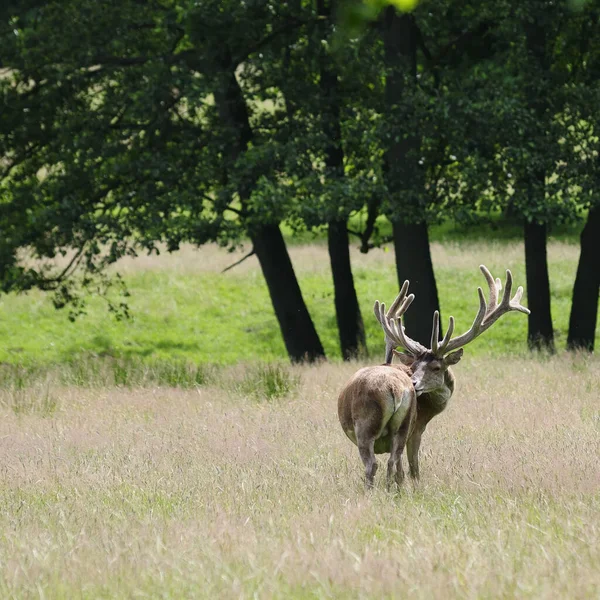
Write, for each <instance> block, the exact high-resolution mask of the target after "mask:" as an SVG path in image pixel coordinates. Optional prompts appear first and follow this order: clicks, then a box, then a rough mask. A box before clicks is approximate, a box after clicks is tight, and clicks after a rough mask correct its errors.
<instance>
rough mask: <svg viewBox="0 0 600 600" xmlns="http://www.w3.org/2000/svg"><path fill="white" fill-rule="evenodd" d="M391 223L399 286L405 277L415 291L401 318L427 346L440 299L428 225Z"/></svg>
mask: <svg viewBox="0 0 600 600" xmlns="http://www.w3.org/2000/svg"><path fill="white" fill-rule="evenodd" d="M392 227H393V235H394V251H395V253H396V273H397V274H398V284H399V286H402V284H403V283H404V281H405V280H406V279H408V280H409V281H410V289H409V291H410V292H411V293H414V295H415V301H414V302H413V304H412V305H411V307H410V309H409V310H408V312H407V313H406V316H405V318H404V322H405V326H406V332H407V333H408V335H409V336H410V337H411V338H413V339H414V340H417V341H418V342H420V343H421V344H423V345H424V346H425V347H426V348H429V347H430V345H431V328H432V323H433V313H434V311H436V310H439V301H438V293H437V286H436V283H435V276H434V273H433V264H432V262H431V253H430V251H429V235H428V232H427V225H426V224H425V223H421V224H419V225H404V224H402V223H392Z"/></svg>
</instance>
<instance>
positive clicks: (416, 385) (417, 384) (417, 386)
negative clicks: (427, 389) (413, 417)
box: [410, 375, 421, 392]
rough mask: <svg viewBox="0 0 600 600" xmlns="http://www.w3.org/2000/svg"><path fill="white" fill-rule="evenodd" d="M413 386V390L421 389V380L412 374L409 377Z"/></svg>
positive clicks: (418, 390)
mask: <svg viewBox="0 0 600 600" xmlns="http://www.w3.org/2000/svg"><path fill="white" fill-rule="evenodd" d="M410 380H411V382H412V384H413V387H414V388H415V392H420V391H421V382H420V381H419V378H418V377H415V376H414V375H413V376H412V377H411V378H410Z"/></svg>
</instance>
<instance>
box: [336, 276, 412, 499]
mask: <svg viewBox="0 0 600 600" xmlns="http://www.w3.org/2000/svg"><path fill="white" fill-rule="evenodd" d="M407 291H408V281H405V282H404V285H403V286H402V289H401V291H400V294H399V295H398V297H397V298H396V300H395V301H394V303H393V304H392V307H391V308H390V313H391V314H393V315H395V316H396V317H397V318H400V317H401V316H402V315H403V314H404V311H406V309H407V308H408V307H409V306H410V304H411V302H412V301H413V300H414V298H415V297H414V294H410V296H407V295H406V292H407ZM384 310H385V307H384ZM388 362H389V363H391V360H390V361H388ZM416 414H417V395H416V393H415V389H414V387H413V384H412V383H411V380H410V370H409V369H408V368H407V367H406V366H404V365H403V364H400V365H392V364H385V365H380V366H376V367H365V368H363V369H360V370H359V371H357V372H356V373H355V374H354V376H353V377H352V378H351V379H350V381H348V383H347V384H346V385H345V386H344V388H343V389H342V391H341V392H340V395H339V398H338V416H339V419H340V423H341V425H342V428H343V430H344V432H345V433H346V435H347V436H348V437H349V438H350V439H351V440H352V441H353V442H354V443H355V444H356V445H357V446H358V451H359V453H360V457H361V458H362V461H363V463H364V465H365V477H366V485H367V487H368V488H370V487H373V478H374V477H375V472H376V471H377V460H376V459H375V454H383V453H384V452H389V453H390V459H389V461H388V470H387V484H388V487H389V486H390V485H391V483H392V479H393V478H394V477H395V480H396V483H397V484H398V485H400V484H401V483H402V480H403V479H404V471H403V469H402V464H401V460H402V452H403V451H404V446H405V444H406V440H407V438H408V436H409V435H410V433H411V431H412V428H413V426H414V423H415V418H416Z"/></svg>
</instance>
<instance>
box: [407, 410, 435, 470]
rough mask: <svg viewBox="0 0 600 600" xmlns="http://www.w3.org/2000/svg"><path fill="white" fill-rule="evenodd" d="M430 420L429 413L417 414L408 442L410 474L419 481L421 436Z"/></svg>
mask: <svg viewBox="0 0 600 600" xmlns="http://www.w3.org/2000/svg"><path fill="white" fill-rule="evenodd" d="M430 420H431V416H429V415H417V422H416V423H415V428H414V430H413V432H412V434H411V436H410V437H409V438H408V442H407V444H406V454H407V455H408V466H409V468H410V476H411V477H412V478H413V479H414V480H417V481H418V479H419V448H420V447H421V436H422V435H423V432H424V431H425V428H426V427H427V423H429V421H430Z"/></svg>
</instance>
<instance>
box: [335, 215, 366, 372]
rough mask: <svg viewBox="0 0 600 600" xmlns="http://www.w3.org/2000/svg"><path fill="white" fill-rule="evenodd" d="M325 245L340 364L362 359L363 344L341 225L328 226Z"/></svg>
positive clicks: (356, 299)
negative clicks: (338, 336)
mask: <svg viewBox="0 0 600 600" xmlns="http://www.w3.org/2000/svg"><path fill="white" fill-rule="evenodd" d="M327 242H328V246H329V259H330V261H331V271H332V273H333V287H334V293H335V315H336V319H337V326H338V331H339V334H340V345H341V348H342V356H343V358H344V360H350V359H353V358H357V357H359V356H361V355H365V353H366V346H367V344H366V339H365V328H364V325H363V320H362V316H361V314H360V307H359V305H358V297H357V295H356V289H355V288H354V278H353V277H352V269H351V266H350V249H349V240H348V229H347V227H346V222H345V221H332V222H331V223H329V229H328V232H327Z"/></svg>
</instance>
